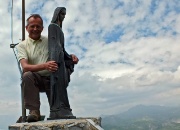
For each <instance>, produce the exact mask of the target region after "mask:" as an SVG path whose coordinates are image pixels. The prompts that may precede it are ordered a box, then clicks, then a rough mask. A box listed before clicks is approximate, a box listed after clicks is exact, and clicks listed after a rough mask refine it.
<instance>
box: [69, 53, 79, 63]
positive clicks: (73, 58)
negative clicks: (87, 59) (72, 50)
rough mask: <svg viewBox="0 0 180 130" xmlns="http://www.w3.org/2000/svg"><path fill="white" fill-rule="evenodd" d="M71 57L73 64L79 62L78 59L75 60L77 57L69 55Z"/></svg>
mask: <svg viewBox="0 0 180 130" xmlns="http://www.w3.org/2000/svg"><path fill="white" fill-rule="evenodd" d="M71 56H72V60H73V63H74V64H77V63H78V61H79V59H78V58H77V56H76V55H74V54H71Z"/></svg>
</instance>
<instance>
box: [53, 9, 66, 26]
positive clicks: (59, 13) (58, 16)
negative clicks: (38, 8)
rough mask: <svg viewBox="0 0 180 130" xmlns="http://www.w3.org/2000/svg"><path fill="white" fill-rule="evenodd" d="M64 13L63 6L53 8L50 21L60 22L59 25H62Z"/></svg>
mask: <svg viewBox="0 0 180 130" xmlns="http://www.w3.org/2000/svg"><path fill="white" fill-rule="evenodd" d="M65 15H66V8H65V7H57V8H56V9H55V10H54V15H53V18H52V20H51V23H60V26H61V27H62V22H63V20H64V18H65Z"/></svg>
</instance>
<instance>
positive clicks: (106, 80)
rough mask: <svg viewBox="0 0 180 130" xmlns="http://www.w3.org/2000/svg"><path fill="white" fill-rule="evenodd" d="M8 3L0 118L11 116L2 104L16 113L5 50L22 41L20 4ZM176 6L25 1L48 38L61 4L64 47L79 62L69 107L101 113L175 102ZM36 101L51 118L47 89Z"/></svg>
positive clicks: (15, 89)
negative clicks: (38, 19) (13, 43)
mask: <svg viewBox="0 0 180 130" xmlns="http://www.w3.org/2000/svg"><path fill="white" fill-rule="evenodd" d="M13 3H14V6H13V33H11V32H12V28H11V1H8V2H0V15H1V16H4V17H3V18H2V20H1V21H0V24H1V28H0V34H1V35H0V45H1V46H0V52H1V53H0V59H1V63H0V83H1V84H0V98H1V99H3V101H1V102H0V104H1V107H0V115H1V114H8V113H9V112H7V111H6V109H7V108H10V109H9V110H8V111H10V113H16V112H17V111H18V112H20V111H21V108H20V106H21V99H20V98H21V92H20V74H19V71H18V67H17V62H16V59H15V57H14V54H13V51H12V49H11V48H9V44H11V43H12V40H13V42H15V43H17V42H19V41H20V40H19V39H21V34H22V33H21V30H22V27H21V1H18V0H14V1H13ZM37 3H38V4H37ZM179 5H180V4H179V1H178V0H172V1H171V2H169V1H158V0H146V1H143V0H138V1H137V0H122V1H119V0H113V1H109V0H104V1H99V0H86V1H80V0H76V1H67V0H62V1H61V2H60V1H58V0H48V1H46V0H42V1H37V0H34V1H31V0H26V18H27V17H28V16H29V15H30V14H32V13H39V14H40V15H41V16H42V17H43V19H44V31H43V35H46V36H47V29H48V25H49V23H50V21H51V18H52V15H53V11H54V9H55V8H56V7H57V6H65V7H66V9H67V15H66V18H65V20H64V23H63V32H64V34H65V47H66V50H67V52H69V53H70V54H72V53H74V54H76V55H77V56H78V57H79V59H80V61H79V63H78V64H77V65H76V66H75V72H74V73H73V74H72V75H71V82H70V84H69V87H68V94H69V100H70V103H71V107H72V109H73V113H74V114H75V115H76V116H99V115H106V114H115V113H120V112H121V111H125V110H127V109H128V108H130V107H132V106H134V105H137V104H146V105H157V104H161V105H180V104H179V103H178V100H177V99H179V98H180V96H179V94H178V93H179V85H180V80H179V79H180V77H179V72H180V69H179V68H180V67H179V64H180V60H178V59H179V57H180V53H179V50H180V47H179V38H180V32H179V30H180V29H179V27H180V26H179V25H180V15H179V14H180V10H179ZM11 34H13V39H11ZM27 35H28V34H27V33H26V37H27ZM41 101H42V107H41V110H42V113H43V114H46V115H47V116H48V114H49V107H48V104H47V99H46V96H45V94H42V95H41ZM16 106H17V107H16ZM18 114H19V113H18Z"/></svg>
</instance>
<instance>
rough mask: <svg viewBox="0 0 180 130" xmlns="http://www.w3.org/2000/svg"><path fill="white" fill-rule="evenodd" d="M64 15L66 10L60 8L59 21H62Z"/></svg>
mask: <svg viewBox="0 0 180 130" xmlns="http://www.w3.org/2000/svg"><path fill="white" fill-rule="evenodd" d="M65 15H66V10H65V9H63V10H61V12H60V13H59V21H60V22H61V23H62V21H63V20H64V18H65Z"/></svg>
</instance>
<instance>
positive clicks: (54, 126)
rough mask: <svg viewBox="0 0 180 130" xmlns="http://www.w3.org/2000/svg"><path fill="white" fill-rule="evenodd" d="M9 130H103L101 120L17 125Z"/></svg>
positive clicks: (57, 121)
mask: <svg viewBox="0 0 180 130" xmlns="http://www.w3.org/2000/svg"><path fill="white" fill-rule="evenodd" d="M9 130H103V129H102V128H101V118H94V117H92V118H91V117H89V118H81V117H80V118H76V119H59V120H47V121H38V122H33V123H16V124H14V125H11V126H9Z"/></svg>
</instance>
